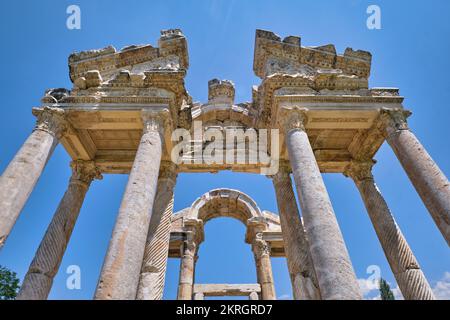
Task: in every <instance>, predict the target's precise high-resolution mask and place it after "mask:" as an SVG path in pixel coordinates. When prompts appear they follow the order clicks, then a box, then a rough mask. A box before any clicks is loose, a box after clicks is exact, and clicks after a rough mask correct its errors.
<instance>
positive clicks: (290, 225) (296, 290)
mask: <svg viewBox="0 0 450 320" xmlns="http://www.w3.org/2000/svg"><path fill="white" fill-rule="evenodd" d="M272 180H273V185H274V188H275V193H276V197H277V204H278V211H279V216H280V223H281V230H282V232H283V240H284V248H285V252H286V258H287V264H288V269H289V275H290V278H291V282H292V289H293V295H294V299H295V300H319V299H320V291H319V285H318V282H317V278H316V273H315V271H314V267H313V264H312V260H311V256H310V254H309V244H308V241H307V239H306V235H305V230H304V227H303V223H302V221H301V219H300V215H299V212H298V208H297V203H296V201H295V196H294V191H293V189H292V183H291V179H290V177H289V171H288V168H287V167H286V165H280V169H279V171H278V173H277V174H276V175H274V176H273V178H272Z"/></svg>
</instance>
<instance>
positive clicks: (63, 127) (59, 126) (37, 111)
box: [33, 107, 69, 140]
mask: <svg viewBox="0 0 450 320" xmlns="http://www.w3.org/2000/svg"><path fill="white" fill-rule="evenodd" d="M33 115H34V116H36V118H37V121H36V127H35V129H34V130H42V131H45V132H47V133H49V134H51V135H53V136H55V137H56V138H57V139H58V140H59V139H61V137H62V136H63V135H64V133H65V132H66V131H67V130H68V129H69V124H68V122H67V121H66V119H65V115H64V110H63V109H61V108H54V107H44V108H33Z"/></svg>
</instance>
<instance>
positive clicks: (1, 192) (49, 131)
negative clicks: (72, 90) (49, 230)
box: [0, 107, 68, 249]
mask: <svg viewBox="0 0 450 320" xmlns="http://www.w3.org/2000/svg"><path fill="white" fill-rule="evenodd" d="M33 114H34V115H35V116H36V117H37V123H36V127H35V128H34V130H33V132H32V133H31V135H30V136H29V137H28V139H27V140H26V141H25V143H24V144H23V146H22V147H21V148H20V150H19V151H18V152H17V154H16V155H15V157H14V158H13V159H12V161H11V162H10V163H9V165H8V167H7V168H6V170H5V171H4V172H3V174H2V176H1V177H0V249H1V248H2V247H3V245H4V244H5V241H6V238H7V237H8V235H9V233H10V232H11V229H12V228H13V226H14V224H15V222H16V220H17V218H18V217H19V214H20V212H21V211H22V209H23V207H24V206H25V203H26V202H27V200H28V197H29V196H30V194H31V192H32V191H33V188H34V186H35V185H36V182H37V181H38V179H39V177H40V175H41V173H42V171H43V170H44V167H45V165H46V164H47V161H48V160H49V158H50V156H51V154H52V153H53V150H54V149H55V147H56V145H57V144H58V139H60V138H61V136H62V135H63V134H64V132H65V131H66V130H67V128H68V125H67V122H66V121H65V120H64V111H63V110H62V109H59V108H49V107H45V108H43V109H33Z"/></svg>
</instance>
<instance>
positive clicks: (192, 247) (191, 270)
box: [177, 231, 197, 300]
mask: <svg viewBox="0 0 450 320" xmlns="http://www.w3.org/2000/svg"><path fill="white" fill-rule="evenodd" d="M196 253H197V243H196V241H195V235H194V234H193V232H192V231H191V232H188V234H187V238H186V240H185V241H184V242H183V245H182V248H181V261H180V278H179V282H178V293H177V299H178V300H192V293H193V292H192V289H193V286H194V274H195V261H196Z"/></svg>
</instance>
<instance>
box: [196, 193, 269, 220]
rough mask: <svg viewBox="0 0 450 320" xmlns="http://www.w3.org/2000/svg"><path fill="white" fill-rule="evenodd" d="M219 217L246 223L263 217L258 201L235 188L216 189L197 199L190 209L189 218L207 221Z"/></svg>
mask: <svg viewBox="0 0 450 320" xmlns="http://www.w3.org/2000/svg"><path fill="white" fill-rule="evenodd" d="M217 217H231V218H235V219H238V220H239V221H241V222H242V223H244V224H245V225H247V222H248V220H249V219H251V218H262V217H263V214H262V212H261V210H260V209H259V207H258V205H257V204H256V202H255V201H254V200H253V199H252V198H250V197H249V196H248V195H246V194H245V193H243V192H241V191H238V190H234V189H226V188H221V189H214V190H211V191H209V192H207V193H205V194H203V195H202V196H201V197H199V198H198V199H197V200H195V201H194V202H193V203H192V205H191V208H190V211H189V218H194V219H200V220H203V222H205V223H206V222H207V221H208V220H211V219H213V218H217Z"/></svg>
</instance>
